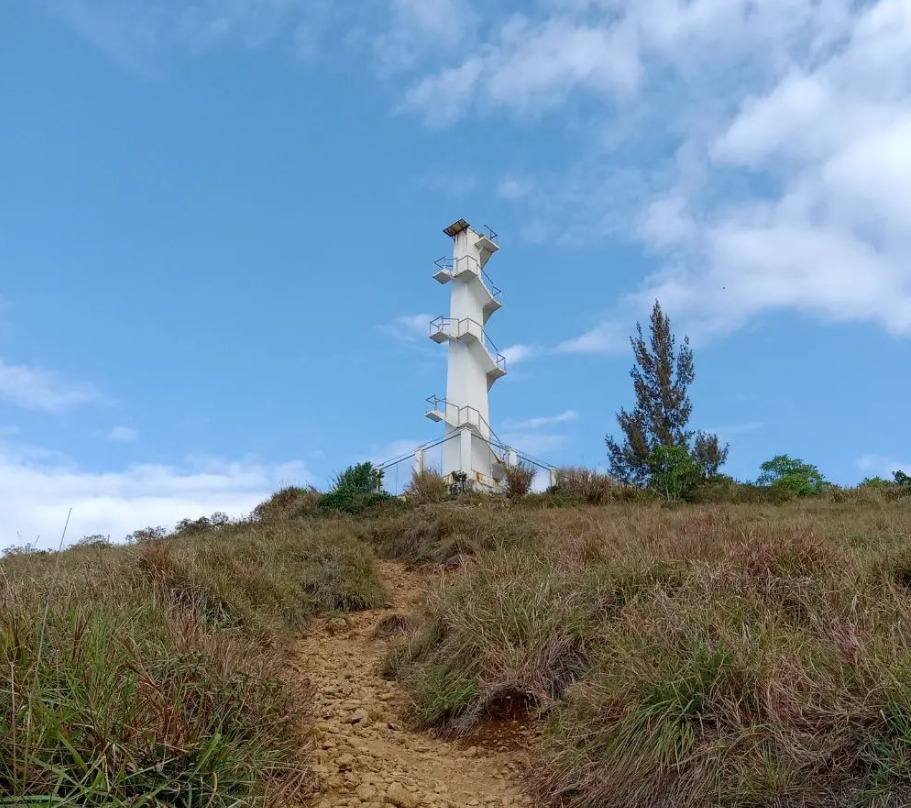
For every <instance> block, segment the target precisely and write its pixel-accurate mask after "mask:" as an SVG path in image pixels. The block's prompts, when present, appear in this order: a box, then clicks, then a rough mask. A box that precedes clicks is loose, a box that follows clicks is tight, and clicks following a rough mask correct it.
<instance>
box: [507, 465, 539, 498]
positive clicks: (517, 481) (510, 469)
mask: <svg viewBox="0 0 911 808" xmlns="http://www.w3.org/2000/svg"><path fill="white" fill-rule="evenodd" d="M534 481H535V470H534V467H532V466H530V465H529V464H528V463H522V462H519V463H517V464H516V465H514V466H507V467H506V478H505V483H506V485H505V488H506V496H507V497H509V499H511V500H514V501H515V500H519V499H522V498H523V497H526V496H528V492H529V491H531V486H532V483H533V482H534Z"/></svg>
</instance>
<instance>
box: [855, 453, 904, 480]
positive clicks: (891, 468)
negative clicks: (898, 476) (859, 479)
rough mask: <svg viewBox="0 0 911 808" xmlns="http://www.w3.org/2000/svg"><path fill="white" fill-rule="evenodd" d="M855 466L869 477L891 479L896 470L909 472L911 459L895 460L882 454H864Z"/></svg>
mask: <svg viewBox="0 0 911 808" xmlns="http://www.w3.org/2000/svg"><path fill="white" fill-rule="evenodd" d="M857 466H858V468H859V469H860V470H861V471H862V472H864V474H866V475H867V476H869V477H885V478H886V479H887V480H891V479H892V475H893V473H894V472H896V471H904V472H905V473H906V474H911V461H901V460H895V459H894V458H891V457H886V456H884V455H877V454H869V455H864V456H863V457H861V458H860V459H859V460H858V461H857Z"/></svg>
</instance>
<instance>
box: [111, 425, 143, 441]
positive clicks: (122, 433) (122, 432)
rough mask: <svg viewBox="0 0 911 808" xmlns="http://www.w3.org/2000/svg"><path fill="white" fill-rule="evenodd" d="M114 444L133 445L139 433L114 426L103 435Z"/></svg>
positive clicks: (128, 428) (130, 428)
mask: <svg viewBox="0 0 911 808" xmlns="http://www.w3.org/2000/svg"><path fill="white" fill-rule="evenodd" d="M105 437H106V438H107V439H108V440H109V441H113V442H114V443H133V442H134V441H136V440H138V438H139V431H138V430H136V429H133V428H132V427H129V426H115V427H112V428H111V430H110V431H109V432H108V433H107V434H106V435H105Z"/></svg>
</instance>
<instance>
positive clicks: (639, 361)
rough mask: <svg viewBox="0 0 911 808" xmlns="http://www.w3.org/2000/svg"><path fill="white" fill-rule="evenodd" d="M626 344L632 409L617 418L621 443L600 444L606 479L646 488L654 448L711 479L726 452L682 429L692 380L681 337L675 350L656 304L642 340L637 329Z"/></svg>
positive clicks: (667, 322)
mask: <svg viewBox="0 0 911 808" xmlns="http://www.w3.org/2000/svg"><path fill="white" fill-rule="evenodd" d="M630 343H631V345H632V347H633V357H634V358H635V360H636V363H635V365H633V368H632V370H630V376H631V377H632V379H633V389H634V392H635V395H636V405H635V407H634V408H633V410H632V411H627V410H625V409H621V410H620V412H618V413H617V423H618V424H619V425H620V430H621V431H622V433H623V438H622V442H621V441H618V440H616V439H615V438H614V437H613V436H611V435H608V436H607V437H606V438H605V442H606V444H607V451H608V456H609V458H610V467H611V474H612V476H613V477H615V478H616V479H619V480H623V481H624V482H628V483H635V484H638V485H644V484H646V483H648V481H649V479H650V475H651V473H652V472H651V465H650V462H651V458H652V454H653V452H654V450H655V449H656V448H657V447H659V446H667V447H674V448H679V449H684V450H685V451H686V452H687V453H688V454H689V455H690V456H691V457H692V458H694V459H695V461H696V462H697V463H698V464H699V465H700V466H701V468H702V472H703V475H704V476H709V477H711V476H714V475H715V474H717V473H718V470H719V469H720V468H721V466H723V465H724V463H725V461H726V460H727V455H728V447H727V445H725V446H722V445H721V444H720V442H719V440H718V436H717V435H711V434H707V433H705V432H693V431H691V430H689V429H688V426H689V421H690V414H691V413H692V410H693V405H692V403H691V402H690V398H689V395H688V392H687V391H688V389H689V386H690V384H692V382H693V380H694V379H695V378H696V370H695V367H694V365H693V351H692V349H691V348H690V341H689V337H684V339H683V344H682V345H681V346H680V349H679V350H678V349H677V344H676V340H675V338H674V333H673V331H672V330H671V321H670V319H669V318H668V317H667V316H666V315H665V314H664V312H663V311H662V310H661V304H660V303H658V301H657V300H656V301H655V306H654V308H653V309H652V315H651V320H650V324H649V335H648V338H647V339H646V337H645V335H644V334H643V331H642V324H641V323H637V324H636V336H635V337H632V338H631V339H630Z"/></svg>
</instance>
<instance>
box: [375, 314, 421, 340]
mask: <svg viewBox="0 0 911 808" xmlns="http://www.w3.org/2000/svg"><path fill="white" fill-rule="evenodd" d="M434 317H435V315H433V314H403V315H401V316H400V317H396V318H395V319H394V320H392V321H391V322H388V323H384V324H383V325H381V326H380V330H381V331H383V332H384V333H385V334H388V335H389V336H391V337H394V338H395V339H397V340H399V342H415V341H417V340H419V339H426V338H427V336H428V335H429V334H430V321H431V320H433V319H434Z"/></svg>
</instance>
